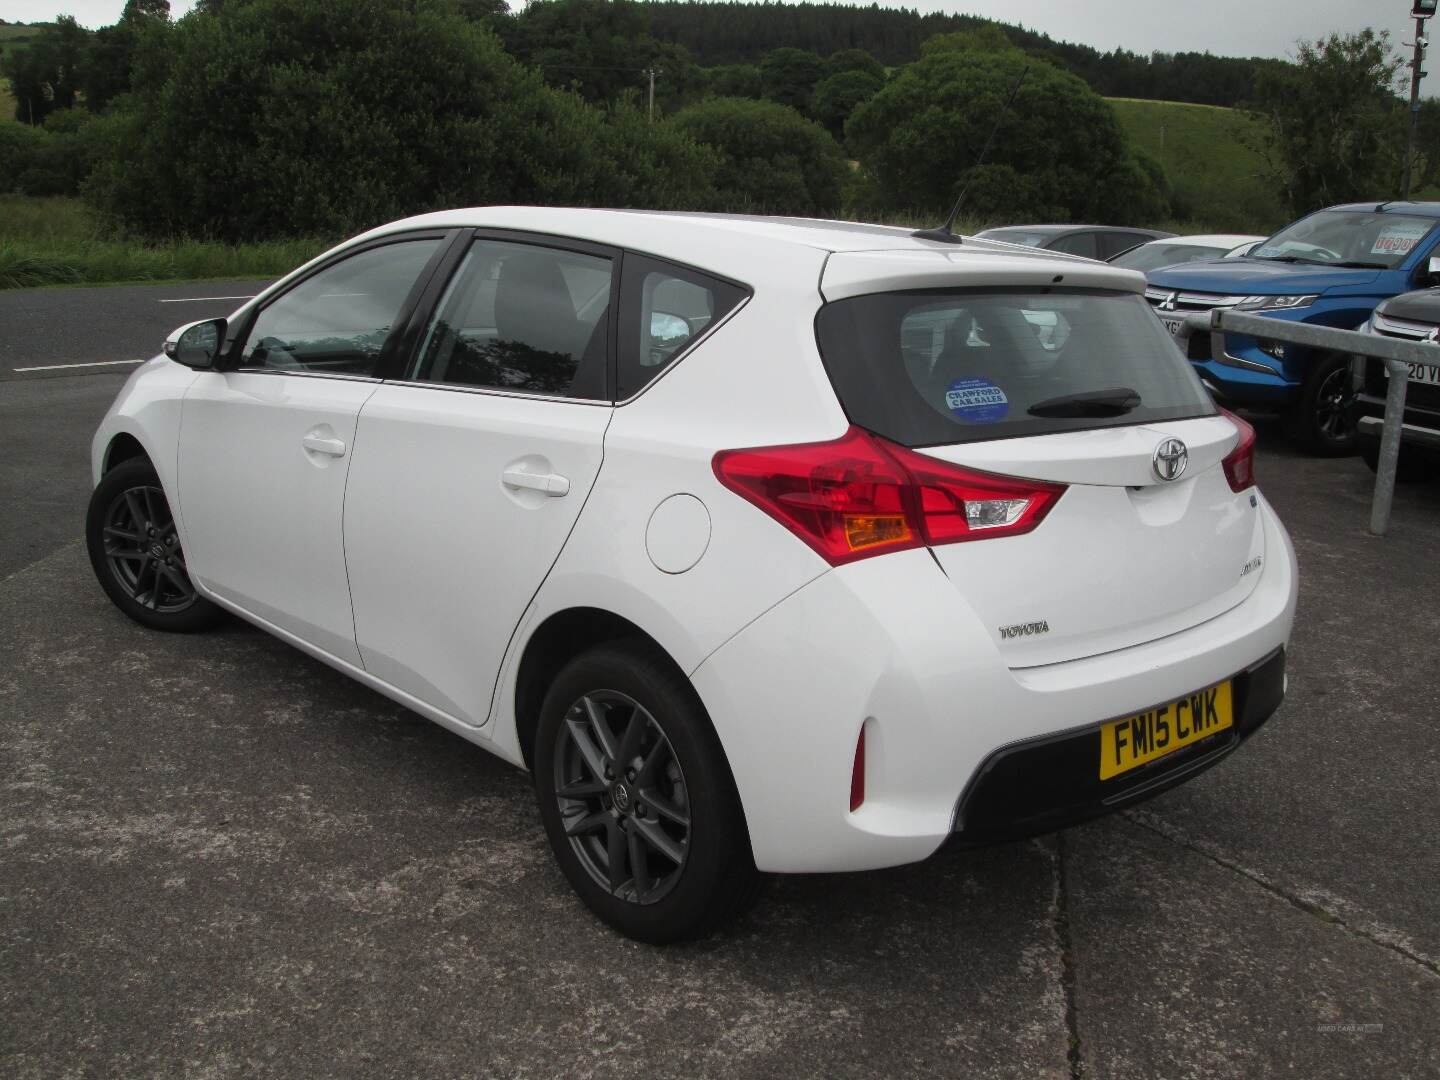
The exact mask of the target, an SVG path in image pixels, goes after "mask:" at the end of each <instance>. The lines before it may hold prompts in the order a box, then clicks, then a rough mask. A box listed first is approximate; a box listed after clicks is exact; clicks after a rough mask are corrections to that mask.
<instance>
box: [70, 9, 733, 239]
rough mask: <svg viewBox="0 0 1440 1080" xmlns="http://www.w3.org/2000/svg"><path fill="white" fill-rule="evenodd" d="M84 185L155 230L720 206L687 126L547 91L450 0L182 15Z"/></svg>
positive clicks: (291, 230)
mask: <svg viewBox="0 0 1440 1080" xmlns="http://www.w3.org/2000/svg"><path fill="white" fill-rule="evenodd" d="M140 80H141V81H140V85H138V86H137V93H135V94H134V95H132V98H131V99H130V101H129V107H128V108H126V109H124V110H122V111H120V112H119V113H118V114H115V115H112V116H110V117H107V118H106V119H105V121H104V122H103V126H102V127H101V129H100V130H99V131H98V132H97V133H96V141H97V142H99V143H100V145H101V146H102V148H103V150H102V155H101V161H100V164H99V166H98V167H97V168H96V170H95V172H94V173H93V175H92V176H91V179H90V181H89V184H88V195H89V197H90V199H91V200H92V202H93V203H94V205H96V206H97V207H98V208H99V209H100V210H101V211H102V212H103V213H104V214H105V215H106V216H108V217H109V218H110V219H112V220H113V221H115V222H117V223H118V224H120V225H121V226H123V227H124V228H126V229H128V230H130V231H134V232H137V233H139V234H142V235H149V236H168V235H175V234H187V235H208V236H214V237H217V238H222V239H227V240H250V239H258V238H264V237H271V236H277V235H297V234H299V235H309V234H338V233H344V232H349V231H354V230H356V229H359V228H361V227H364V226H368V225H373V224H377V223H379V222H383V221H386V220H390V219H393V218H395V217H399V216H402V215H405V214H409V213H415V212H420V211H424V210H427V209H432V208H437V207H445V206H457V205H472V204H482V203H504V202H522V203H548V204H573V205H585V204H589V205H610V206H652V207H678V206H687V207H708V206H710V205H711V204H712V203H713V202H714V199H715V195H714V191H713V187H712V184H711V175H712V172H713V168H714V161H713V158H712V156H711V155H710V154H709V153H708V152H707V151H705V150H704V149H702V148H700V147H698V146H697V145H695V143H693V142H691V141H690V140H689V139H687V138H686V137H685V136H684V135H683V134H681V132H680V131H678V130H674V129H669V128H666V127H663V126H660V125H656V126H654V127H651V126H649V125H646V124H645V123H644V121H643V118H641V117H638V116H636V115H634V114H632V113H627V112H624V111H621V112H619V113H617V114H616V115H615V116H613V117H611V118H610V119H609V120H608V121H607V117H606V115H605V114H604V113H603V112H601V111H600V110H598V109H596V108H594V107H591V106H588V105H586V104H585V103H584V102H582V101H581V100H580V99H579V98H578V97H576V96H575V95H573V94H570V93H566V92H563V91H559V90H555V89H553V88H551V87H548V86H546V85H545V83H544V82H543V80H542V78H541V76H540V74H539V73H538V72H537V71H535V70H534V69H532V68H527V67H523V66H521V65H520V64H518V63H517V62H516V61H515V60H514V59H512V58H511V57H510V56H509V55H508V54H507V53H506V52H505V51H504V49H503V48H502V47H501V45H500V42H499V41H498V40H497V39H496V38H495V37H494V36H493V35H492V34H491V33H490V32H489V31H488V30H486V29H484V28H482V27H481V26H480V25H478V24H476V23H474V22H471V21H469V20H467V19H465V18H464V17H463V16H461V15H460V14H459V13H458V11H457V10H456V9H455V8H453V7H452V6H450V5H449V4H445V3H430V4H427V3H425V2H424V0H421V2H420V3H419V4H418V5H415V8H414V9H412V7H411V5H408V4H400V3H397V2H395V0H250V2H247V3H244V4H226V5H224V6H223V7H221V8H220V10H219V12H218V13H217V14H214V15H197V16H192V17H190V18H186V19H184V20H182V21H181V22H180V23H179V24H177V26H176V27H175V29H174V30H173V32H172V34H171V39H170V41H169V42H168V58H167V62H166V64H165V65H164V66H163V67H160V66H157V67H156V69H155V71H154V72H153V73H151V74H142V75H141V76H140Z"/></svg>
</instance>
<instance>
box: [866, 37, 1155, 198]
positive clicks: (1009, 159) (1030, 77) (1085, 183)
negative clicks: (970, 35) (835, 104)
mask: <svg viewBox="0 0 1440 1080" xmlns="http://www.w3.org/2000/svg"><path fill="white" fill-rule="evenodd" d="M1022 72H1027V74H1026V78H1025V81H1024V83H1023V84H1022V85H1021V88H1020V91H1019V94H1018V95H1017V97H1016V100H1015V103H1014V105H1013V107H1011V108H1009V109H1007V108H1006V107H1005V103H1006V101H1007V100H1008V99H1009V97H1010V94H1011V92H1012V89H1013V88H1014V86H1015V84H1016V82H1017V81H1018V80H1019V78H1020V75H1021V73H1022ZM997 124H998V129H997V130H996V136H995V140H994V143H993V145H992V147H991V151H990V157H989V160H988V161H987V162H985V163H983V164H981V163H979V162H978V160H977V159H978V157H979V154H980V150H981V148H982V147H983V146H984V145H985V143H986V140H987V139H988V137H989V135H990V132H991V129H992V128H994V127H995V126H996V125H997ZM845 131H846V135H847V137H848V139H849V143H850V145H851V147H852V148H853V149H854V150H855V152H856V153H857V155H858V156H859V158H860V162H861V164H862V165H863V166H864V168H865V169H866V171H867V173H868V176H869V179H870V181H871V182H872V183H873V185H874V187H875V189H877V191H878V195H879V198H880V199H881V200H882V201H883V202H884V203H885V204H886V205H888V206H890V207H892V208H895V209H908V210H912V211H925V212H936V211H939V212H943V211H946V210H948V209H949V207H950V204H951V203H953V202H954V200H955V198H956V196H957V195H958V194H959V192H960V191H961V190H962V189H963V188H965V187H966V185H969V191H968V195H967V198H968V204H967V206H966V207H965V211H966V213H967V214H969V215H976V216H983V217H987V218H991V219H997V220H998V219H1009V220H1014V219H1016V218H1031V219H1039V220H1047V219H1048V220H1055V221H1080V220H1089V221H1095V222H1099V223H1109V224H1139V223H1142V222H1147V221H1155V220H1158V219H1162V218H1164V217H1165V216H1166V214H1167V210H1168V207H1167V205H1166V202H1165V199H1164V197H1163V195H1162V193H1161V192H1159V191H1157V190H1156V188H1155V185H1154V183H1153V182H1152V181H1151V180H1150V178H1149V176H1148V175H1147V173H1146V171H1145V169H1144V168H1143V167H1142V166H1141V165H1140V164H1139V162H1138V161H1137V160H1136V158H1135V155H1134V154H1133V153H1132V152H1131V150H1130V147H1129V145H1128V144H1127V143H1126V141H1125V137H1124V134H1123V132H1122V131H1121V129H1120V125H1119V122H1118V121H1117V119H1116V117H1115V113H1114V111H1113V110H1112V109H1111V108H1110V106H1109V105H1108V104H1107V103H1106V102H1105V100H1104V99H1103V98H1101V97H1100V96H1099V95H1098V94H1096V93H1095V92H1094V91H1093V90H1091V89H1090V88H1089V87H1087V86H1086V85H1085V84H1084V83H1083V82H1082V81H1081V80H1080V79H1078V78H1077V77H1075V76H1074V75H1070V74H1068V73H1066V72H1064V71H1061V70H1059V69H1057V68H1055V67H1053V66H1051V65H1049V64H1046V63H1043V62H1041V61H1038V60H1035V59H1033V58H1027V57H1026V56H1025V55H1024V54H1022V53H1020V52H1019V51H1018V50H1015V49H1013V48H1007V49H996V48H994V47H993V46H992V45H991V44H990V43H983V44H982V45H980V46H978V47H977V46H976V45H975V44H974V43H973V42H971V41H969V40H966V39H965V38H964V36H963V35H961V38H960V40H957V41H952V42H942V43H938V44H934V45H932V47H931V48H929V49H928V50H927V52H926V54H925V56H924V57H923V58H922V59H920V60H919V61H917V62H916V63H914V64H910V65H908V66H906V67H904V68H902V69H901V70H900V71H899V72H898V73H897V74H896V75H895V76H894V77H893V78H892V79H891V80H890V81H889V82H888V83H887V84H886V85H885V87H884V89H882V90H881V91H880V92H879V93H877V94H876V95H875V96H874V97H873V98H871V99H870V100H869V101H868V102H866V103H865V104H863V105H861V106H859V107H858V108H857V109H856V110H855V112H854V114H853V115H852V116H851V118H850V122H849V124H848V125H847V126H846V129H845Z"/></svg>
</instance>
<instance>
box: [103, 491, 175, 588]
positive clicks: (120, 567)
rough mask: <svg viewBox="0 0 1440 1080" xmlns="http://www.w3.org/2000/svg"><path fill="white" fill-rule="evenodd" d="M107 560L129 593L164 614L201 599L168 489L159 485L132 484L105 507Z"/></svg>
mask: <svg viewBox="0 0 1440 1080" xmlns="http://www.w3.org/2000/svg"><path fill="white" fill-rule="evenodd" d="M101 535H102V537H103V541H104V551H105V562H106V564H107V565H108V566H109V568H110V573H111V574H112V575H113V576H114V579H115V581H116V582H117V583H118V584H119V585H120V587H121V588H122V589H123V590H124V591H125V593H126V595H127V596H129V597H130V598H131V599H132V600H134V601H135V602H136V603H137V604H139V605H140V606H141V607H144V608H148V609H149V610H151V611H156V612H161V613H164V614H173V613H175V612H180V611H184V610H185V609H187V608H189V607H190V606H191V605H193V604H194V603H195V600H196V593H195V586H194V585H192V584H191V583H190V575H189V574H188V573H187V572H186V569H185V555H184V552H182V551H181V549H180V536H179V533H178V532H177V531H176V528H175V518H174V516H173V515H172V514H171V513H170V504H169V503H168V502H167V501H166V500H165V492H164V491H162V490H161V489H160V488H158V487H156V486H154V485H153V484H142V485H138V486H136V487H131V488H126V489H125V490H124V491H122V492H120V494H118V495H117V496H115V498H114V499H112V500H111V502H110V505H109V507H108V508H107V509H106V511H105V524H104V526H103V527H102V531H101Z"/></svg>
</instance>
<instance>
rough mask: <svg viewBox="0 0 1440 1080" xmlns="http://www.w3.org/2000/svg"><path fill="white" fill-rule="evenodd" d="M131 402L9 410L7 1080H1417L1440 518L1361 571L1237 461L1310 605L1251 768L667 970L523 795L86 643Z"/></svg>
mask: <svg viewBox="0 0 1440 1080" xmlns="http://www.w3.org/2000/svg"><path fill="white" fill-rule="evenodd" d="M0 299H3V297H0ZM101 358H103V355H102V357H101ZM118 381H119V380H118V377H115V376H105V377H76V376H73V375H66V376H65V377H64V378H62V379H59V380H51V381H48V382H46V383H44V385H43V386H42V385H41V384H40V383H39V382H38V381H15V382H10V383H7V384H5V385H0V448H3V451H4V454H3V456H0V461H12V462H17V463H18V462H28V463H29V464H28V465H26V466H24V467H20V466H18V465H17V466H16V467H12V468H6V469H0V498H3V500H4V502H3V504H4V505H5V506H7V507H8V508H9V517H10V518H13V519H19V520H22V521H28V522H33V523H34V525H35V529H33V530H31V531H29V532H24V531H23V530H18V529H12V530H11V531H8V532H7V531H5V530H4V529H0V566H3V567H5V569H3V570H0V1076H5V1077H12V1076H13V1077H50V1076H57V1075H75V1076H90V1075H94V1076H102V1075H114V1076H134V1075H147V1076H149V1075H156V1076H172V1075H173V1076H178V1075H187V1076H189V1075H195V1076H238V1075H247V1076H248V1075H262V1076H284V1077H295V1076H394V1077H409V1076H416V1075H444V1076H472V1075H473V1076H481V1075H483V1076H491V1075H500V1076H516V1077H570V1076H596V1077H610V1076H644V1077H650V1076H686V1077H706V1076H725V1077H752V1076H753V1077H762V1076H764V1077H769V1076H824V1077H841V1076H877V1075H883V1076H935V1077H962V1076H963V1077H969V1076H978V1077H991V1076H993V1077H1017V1078H1019V1077H1025V1078H1029V1077H1059V1078H1070V1080H1074V1078H1077V1077H1086V1078H1105V1080H1110V1078H1117V1080H1118V1078H1130V1077H1136V1078H1141V1077H1164V1078H1167V1080H1169V1078H1187V1077H1196V1078H1200V1077H1204V1078H1207V1080H1208V1078H1212V1077H1219V1078H1224V1077H1247V1078H1248V1077H1266V1076H1296V1077H1306V1078H1310V1077H1319V1076H1323V1077H1326V1078H1327V1080H1329V1078H1346V1077H1357V1078H1360V1077H1364V1078H1371V1077H1386V1078H1389V1077H1416V1078H1418V1077H1434V1076H1440V898H1437V895H1436V892H1437V888H1436V887H1437V884H1440V840H1437V835H1436V833H1437V829H1436V826H1437V823H1440V750H1437V740H1436V737H1435V732H1436V730H1437V729H1436V712H1437V704H1440V701H1437V689H1436V685H1437V684H1436V680H1435V672H1437V671H1440V633H1437V629H1440V617H1437V608H1440V559H1437V551H1440V483H1431V484H1428V485H1419V486H1411V485H1402V487H1401V488H1400V490H1399V492H1398V494H1397V500H1396V514H1395V522H1394V528H1393V530H1392V533H1391V535H1390V536H1389V537H1388V538H1386V539H1384V540H1375V539H1372V538H1370V537H1368V536H1367V535H1366V534H1365V531H1364V530H1365V522H1366V520H1367V516H1368V499H1369V491H1370V481H1371V478H1370V474H1369V472H1368V471H1367V470H1366V469H1365V467H1364V466H1363V465H1362V464H1361V463H1360V462H1359V461H1358V460H1354V459H1351V460H1342V461H1321V460H1315V459H1308V458H1302V457H1299V456H1297V455H1296V454H1294V453H1293V452H1291V451H1290V450H1288V449H1287V448H1286V447H1285V445H1284V443H1283V442H1282V441H1281V440H1280V439H1279V437H1278V433H1277V432H1276V431H1275V430H1274V428H1273V425H1267V424H1263V423H1262V424H1261V425H1260V429H1261V453H1260V455H1259V461H1258V473H1259V477H1260V483H1261V486H1262V489H1263V490H1264V491H1265V492H1266V494H1267V495H1268V496H1269V498H1270V499H1271V500H1272V502H1274V503H1275V505H1276V506H1277V508H1278V509H1279V511H1280V513H1281V515H1282V517H1283V518H1284V519H1285V520H1286V522H1287V524H1288V525H1289V527H1290V529H1291V532H1292V535H1293V536H1294V539H1295V542H1296V547H1297V550H1298V552H1299V555H1300V559H1301V573H1302V591H1301V608H1300V617H1299V620H1298V623H1297V627H1296V633H1295V639H1294V642H1293V645H1292V651H1291V664H1290V694H1289V698H1288V700H1287V702H1286V704H1285V705H1284V706H1283V707H1282V709H1281V711H1280V712H1279V713H1277V714H1276V716H1275V717H1274V719H1273V720H1272V721H1271V722H1270V724H1269V725H1268V726H1267V728H1266V730H1264V731H1262V732H1261V733H1260V734H1259V735H1257V736H1256V738H1254V739H1253V740H1251V742H1250V743H1249V744H1247V746H1246V747H1245V748H1243V749H1242V750H1241V751H1240V752H1239V753H1237V754H1236V755H1234V756H1233V757H1231V758H1230V759H1229V760H1228V761H1226V762H1225V763H1224V764H1222V765H1220V766H1219V767H1218V768H1216V769H1214V770H1212V771H1210V772H1209V773H1207V774H1205V775H1204V776H1202V777H1200V778H1199V779H1197V780H1196V781H1194V782H1192V783H1190V784H1187V785H1185V786H1182V787H1180V788H1178V789H1176V790H1174V791H1172V792H1169V793H1166V794H1165V795H1163V796H1161V797H1160V798H1158V799H1156V800H1154V801H1152V802H1150V803H1148V804H1145V805H1144V806H1143V807H1141V808H1138V809H1136V810H1134V811H1131V812H1129V813H1126V814H1124V815H1121V816H1118V817H1114V818H1110V819H1107V820H1104V821H1100V822H1095V823H1092V824H1090V825H1087V826H1084V827H1082V828H1078V829H1073V830H1070V831H1068V832H1066V833H1064V834H1062V835H1061V836H1060V837H1058V838H1057V837H1048V838H1045V839H1043V840H1039V841H1032V842H1029V843H1024V844H1014V845H1008V846H1003V847H997V848H993V849H989V850H986V851H981V852H972V853H942V854H941V855H939V856H937V857H936V858H934V859H932V860H931V861H929V862H928V863H925V864H922V865H919V866H914V867H909V868H905V869H901V870H895V871H887V872H882V873H874V874H865V875H856V876H828V877H810V878H791V879H780V880H778V881H776V882H775V883H774V885H773V886H772V887H771V888H770V890H769V891H768V893H767V894H766V896H765V897H764V898H763V899H762V900H761V902H760V904H759V905H758V906H757V907H756V908H755V910H754V911H753V912H752V913H751V914H750V915H748V916H747V917H746V918H745V919H744V920H742V921H741V922H740V923H739V924H738V925H736V926H734V927H732V928H730V929H728V930H727V931H725V932H723V933H721V934H720V935H718V936H716V937H714V938H711V939H709V940H707V941H705V942H702V943H699V944H696V945H691V946H686V947H682V948H671V949H663V950H662V949H652V948H648V947H645V946H640V945H636V944H634V943H631V942H628V941H626V940H624V939H621V938H618V937H617V936H615V935H614V934H612V933H611V932H609V931H608V930H606V929H604V928H603V927H602V926H600V925H599V924H598V923H597V922H595V920H593V919H592V918H590V917H589V916H588V914H587V913H586V912H585V911H584V910H583V909H582V908H581V906H580V905H579V903H578V901H576V900H575V899H574V898H573V896H572V894H571V893H570V891H569V889H568V887H567V886H566V884H565V882H564V880H563V879H562V878H561V876H560V874H559V872H558V871H557V870H556V869H555V867H554V865H553V863H552V861H551V859H550V856H549V853H548V850H547V848H546V846H545V840H544V835H543V832H542V830H541V827H540V823H539V820H538V816H537V814H536V811H535V809H534V805H533V798H532V795H531V792H530V788H529V785H528V783H527V781H526V779H525V777H524V776H523V775H522V774H520V773H518V772H515V771H514V770H511V769H509V768H508V767H506V766H504V765H503V764H501V763H500V762H498V761H496V760H494V759H492V758H490V757H488V756H487V755H486V754H485V753H484V752H483V751H480V750H478V749H475V748H473V747H471V746H469V745H468V744H466V743H464V742H463V741H461V740H459V739H458V738H456V737H453V736H450V735H448V734H446V733H445V732H443V731H441V730H440V729H438V728H436V727H433V726H432V725H429V724H428V723H426V722H425V721H423V720H420V719H419V718H417V717H415V716H413V715H411V714H409V713H406V712H405V711H404V710H402V709H400V708H398V707H397V706H395V705H392V704H390V703H389V702H387V701H385V700H384V699H382V698H380V697H378V696H376V695H374V694H372V693H370V692H369V691H367V690H365V689H363V688H361V687H359V686H358V685H356V684H353V683H351V682H349V681H347V680H346V679H344V678H343V677H341V676H339V675H337V674H335V673H333V672H331V671H330V670H329V669H327V668H325V667H324V666H322V665H320V664H318V663H315V662H313V661H311V660H309V659H308V658H306V657H304V656H302V655H301V654H299V653H297V652H295V651H293V650H291V649H289V648H287V647H286V646H284V645H281V644H280V643H279V642H277V641H274V640H273V639H270V638H268V637H266V636H265V635H263V634H261V633H259V632H258V631H255V630H253V629H250V628H249V627H246V626H244V625H241V624H239V623H235V622H231V623H227V624H226V625H224V626H223V627H222V628H221V629H219V630H217V631H215V632H212V633H209V634H205V635H199V636H193V637H174V636H166V635H158V634H153V633H150V632H147V631H145V630H143V629H142V628H140V627H138V626H136V625H134V624H131V623H129V622H128V621H127V620H126V619H124V618H123V617H122V616H121V615H119V613H118V612H116V611H115V610H114V609H113V608H111V607H110V606H109V605H108V603H107V602H106V601H105V600H104V598H103V596H102V594H101V593H100V590H99V588H98V587H97V586H96V585H95V584H94V583H93V581H92V579H91V577H90V571H89V567H88V564H87V562H86V559H85V556H84V552H83V550H82V548H81V546H80V545H79V543H78V541H77V539H76V537H78V531H79V521H80V514H81V511H82V510H83V500H84V497H85V491H86V487H87V482H86V478H85V476H84V461H85V456H84V453H83V444H85V443H88V439H89V435H90V425H92V424H93V422H94V418H96V417H98V415H99V412H102V411H103V409H104V407H105V404H107V403H108V401H107V399H108V396H109V394H111V393H113V388H114V387H115V386H116V385H118ZM12 567H13V569H11V568H12Z"/></svg>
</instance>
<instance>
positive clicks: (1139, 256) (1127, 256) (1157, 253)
mask: <svg viewBox="0 0 1440 1080" xmlns="http://www.w3.org/2000/svg"><path fill="white" fill-rule="evenodd" d="M1227 250H1228V249H1226V248H1213V247H1201V246H1200V245H1198V244H1141V245H1140V246H1139V247H1133V248H1131V249H1130V250H1129V251H1126V252H1123V253H1122V254H1120V255H1116V256H1115V257H1114V258H1113V259H1111V260H1110V265H1111V266H1121V267H1124V268H1125V269H1126V270H1139V271H1140V272H1141V273H1142V274H1143V273H1144V272H1145V271H1146V270H1159V269H1160V268H1161V267H1162V266H1174V265H1175V264H1176V263H1184V262H1194V261H1195V260H1196V259H1218V258H1220V256H1222V255H1224V254H1225V252H1226V251H1227Z"/></svg>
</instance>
